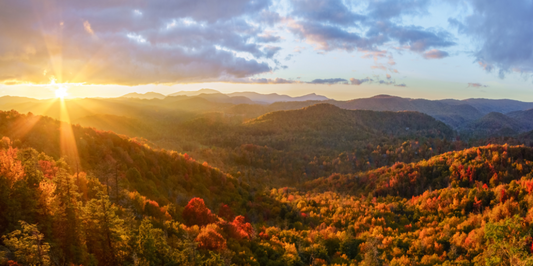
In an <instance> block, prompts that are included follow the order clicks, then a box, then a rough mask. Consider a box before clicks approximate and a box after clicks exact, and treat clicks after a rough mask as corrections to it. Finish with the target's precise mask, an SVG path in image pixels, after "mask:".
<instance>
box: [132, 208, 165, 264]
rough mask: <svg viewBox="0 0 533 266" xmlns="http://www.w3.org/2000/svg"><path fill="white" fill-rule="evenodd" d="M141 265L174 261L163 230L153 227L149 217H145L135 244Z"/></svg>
mask: <svg viewBox="0 0 533 266" xmlns="http://www.w3.org/2000/svg"><path fill="white" fill-rule="evenodd" d="M134 251H135V252H136V253H137V255H138V259H139V261H138V264H139V265H147V266H152V265H166V264H168V263H170V262H171V261H172V257H171V255H172V252H171V251H172V250H171V248H170V246H169V245H168V244H167V240H166V237H165V233H164V232H163V230H161V229H158V228H153V226H152V223H151V222H150V220H149V219H147V218H145V219H144V220H143V221H142V223H141V226H139V232H138V235H137V238H136V241H135V244H134Z"/></svg>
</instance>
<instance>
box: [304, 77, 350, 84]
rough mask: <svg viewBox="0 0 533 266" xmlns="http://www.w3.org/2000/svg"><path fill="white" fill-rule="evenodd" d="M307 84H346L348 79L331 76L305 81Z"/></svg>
mask: <svg viewBox="0 0 533 266" xmlns="http://www.w3.org/2000/svg"><path fill="white" fill-rule="evenodd" d="M307 83H309V84H328V85H332V84H348V80H346V79H343V78H331V79H314V80H313V81H310V82H307Z"/></svg>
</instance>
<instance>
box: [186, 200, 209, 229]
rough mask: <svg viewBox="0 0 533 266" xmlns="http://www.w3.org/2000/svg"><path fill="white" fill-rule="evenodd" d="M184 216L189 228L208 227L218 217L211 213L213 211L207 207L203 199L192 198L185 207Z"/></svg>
mask: <svg viewBox="0 0 533 266" xmlns="http://www.w3.org/2000/svg"><path fill="white" fill-rule="evenodd" d="M182 216H183V219H185V223H186V224H187V225H188V226H191V225H198V226H203V225H208V224H210V223H214V222H216V220H217V217H216V215H214V214H213V213H211V210H210V209H208V208H207V207H206V206H205V203H204V200H203V199H201V198H192V199H191V201H189V203H188V204H187V206H185V209H184V210H183V214H182Z"/></svg>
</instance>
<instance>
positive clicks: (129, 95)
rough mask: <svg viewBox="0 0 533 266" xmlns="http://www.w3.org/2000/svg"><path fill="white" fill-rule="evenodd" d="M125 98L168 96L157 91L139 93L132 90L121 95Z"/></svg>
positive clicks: (160, 97) (159, 97) (161, 97)
mask: <svg viewBox="0 0 533 266" xmlns="http://www.w3.org/2000/svg"><path fill="white" fill-rule="evenodd" d="M121 97H123V98H137V99H164V98H165V97H166V96H165V95H163V94H161V93H157V92H147V93H137V92H132V93H128V94H126V95H123V96H121Z"/></svg>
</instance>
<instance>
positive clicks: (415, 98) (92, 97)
mask: <svg viewBox="0 0 533 266" xmlns="http://www.w3.org/2000/svg"><path fill="white" fill-rule="evenodd" d="M201 90H214V91H217V93H220V94H224V95H228V94H232V93H257V94H260V95H271V94H275V95H278V96H289V97H291V98H297V97H304V96H309V95H316V96H324V97H326V98H328V99H327V100H333V101H340V102H342V101H351V100H357V99H369V98H375V97H378V96H389V97H397V98H402V99H411V100H429V101H443V100H458V101H465V100H495V101H497V100H511V101H518V102H525V103H530V102H532V103H533V100H532V101H523V100H518V99H512V98H483V97H479V98H463V99H459V98H451V97H450V98H436V99H428V98H421V97H402V96H399V95H393V94H375V95H370V96H367V97H358V98H347V99H334V98H330V97H327V96H325V95H321V94H318V93H316V92H310V93H307V94H293V95H289V94H283V93H275V92H271V93H259V92H256V91H231V92H228V93H224V92H222V91H218V90H215V89H211V88H201V89H198V90H181V91H175V92H169V93H168V92H167V93H160V92H156V91H146V92H137V91H132V92H128V93H125V94H120V95H118V96H85V97H72V96H71V95H69V96H66V97H63V98H64V99H65V100H67V101H68V100H79V99H116V98H122V97H124V96H126V95H128V94H137V95H145V94H148V93H156V94H159V95H163V96H165V97H172V96H171V94H175V93H180V92H183V93H186V92H199V91H201ZM202 94H205V93H202ZM177 96H186V95H177ZM3 97H19V98H30V99H35V100H43V101H44V100H55V99H57V98H58V97H57V96H50V97H46V98H37V97H31V96H23V95H0V98H3ZM187 97H195V96H187ZM153 99H156V98H151V99H148V100H153ZM314 101H322V100H314Z"/></svg>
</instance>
